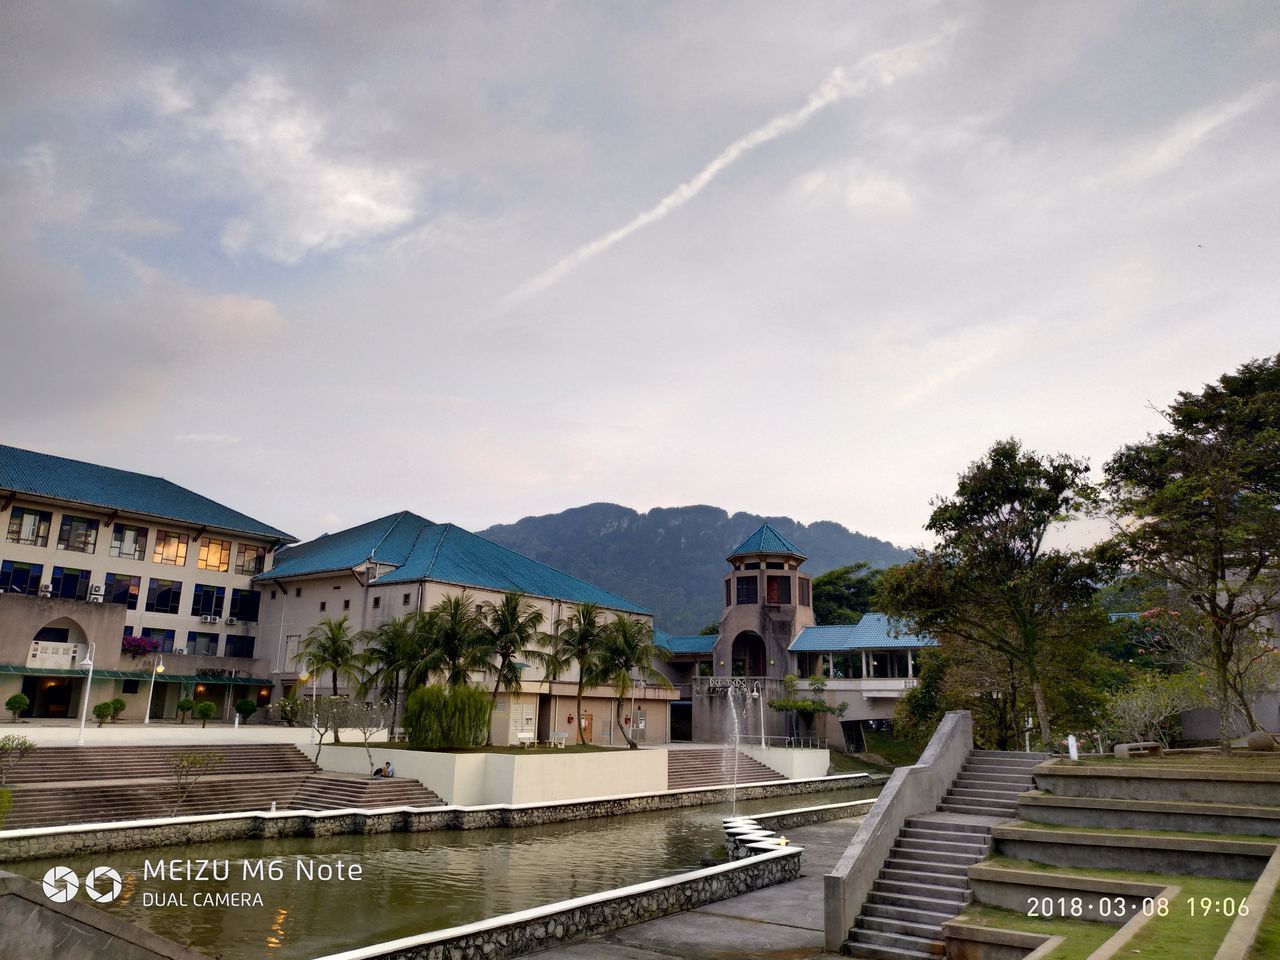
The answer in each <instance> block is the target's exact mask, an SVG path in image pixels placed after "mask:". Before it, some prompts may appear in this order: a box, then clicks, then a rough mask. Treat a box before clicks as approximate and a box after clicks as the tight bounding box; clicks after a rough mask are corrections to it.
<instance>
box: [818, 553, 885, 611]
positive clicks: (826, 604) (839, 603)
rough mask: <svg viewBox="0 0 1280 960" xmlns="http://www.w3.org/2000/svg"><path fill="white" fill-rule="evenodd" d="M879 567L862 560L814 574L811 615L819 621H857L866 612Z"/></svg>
mask: <svg viewBox="0 0 1280 960" xmlns="http://www.w3.org/2000/svg"><path fill="white" fill-rule="evenodd" d="M880 574H881V571H879V570H872V569H871V564H869V563H867V562H866V561H864V560H860V561H859V562H857V563H853V564H850V565H849V566H847V567H836V569H834V570H828V571H827V572H826V573H824V574H822V575H821V576H817V577H814V578H813V616H814V619H815V620H817V621H818V623H819V624H821V625H823V626H827V625H830V624H835V623H857V622H858V621H859V620H861V619H862V615H863V614H864V613H869V612H870V610H871V605H872V602H873V600H874V598H875V594H876V586H877V584H878V583H879V582H880Z"/></svg>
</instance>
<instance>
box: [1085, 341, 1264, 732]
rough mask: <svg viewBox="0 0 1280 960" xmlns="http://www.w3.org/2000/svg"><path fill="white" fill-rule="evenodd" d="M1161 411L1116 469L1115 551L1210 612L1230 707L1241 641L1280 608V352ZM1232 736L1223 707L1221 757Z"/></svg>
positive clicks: (1110, 470) (1213, 656) (1214, 653)
mask: <svg viewBox="0 0 1280 960" xmlns="http://www.w3.org/2000/svg"><path fill="white" fill-rule="evenodd" d="M1161 415H1162V416H1163V418H1164V420H1165V423H1166V424H1167V427H1168V428H1167V429H1166V430H1164V431H1163V432H1161V433H1158V434H1156V435H1154V436H1150V435H1149V436H1148V437H1147V439H1146V440H1145V441H1143V442H1142V443H1135V444H1129V445H1128V446H1125V447H1123V448H1122V449H1121V450H1120V451H1119V452H1117V453H1116V455H1115V456H1114V457H1112V458H1111V459H1110V460H1109V461H1108V462H1107V465H1106V485H1105V489H1106V492H1107V494H1108V499H1109V508H1110V512H1111V515H1112V517H1113V518H1114V520H1115V522H1116V525H1117V533H1116V534H1115V537H1114V538H1113V539H1112V541H1111V543H1110V546H1111V547H1113V548H1114V549H1115V550H1116V551H1117V552H1118V553H1119V554H1120V555H1121V556H1123V557H1124V559H1125V560H1126V561H1127V562H1128V563H1130V564H1131V565H1133V567H1135V568H1136V569H1137V570H1138V571H1139V572H1142V573H1146V574H1149V575H1151V576H1153V577H1156V578H1158V579H1159V581H1160V582H1162V583H1164V584H1166V585H1167V587H1168V589H1169V591H1170V592H1171V593H1172V594H1174V595H1175V596H1174V599H1175V602H1173V603H1170V604H1168V606H1170V607H1172V608H1174V609H1177V608H1178V607H1179V606H1180V605H1185V606H1186V607H1187V608H1189V609H1192V610H1195V611H1197V612H1198V613H1199V614H1200V615H1201V616H1202V618H1203V626H1204V630H1205V634H1204V641H1205V644H1206V651H1207V655H1208V658H1209V660H1210V661H1211V666H1212V674H1213V677H1214V679H1215V682H1216V685H1217V694H1216V699H1217V701H1218V702H1219V703H1221V704H1226V703H1228V702H1230V701H1231V690H1230V687H1231V672H1232V663H1233V661H1235V660H1236V659H1237V646H1238V645H1239V644H1240V643H1241V642H1242V641H1243V640H1245V639H1246V638H1247V637H1248V635H1249V631H1250V629H1251V628H1252V627H1253V625H1254V624H1257V623H1259V622H1260V621H1265V619H1266V618H1268V617H1272V616H1274V615H1275V614H1277V613H1280V355H1277V356H1275V357H1268V358H1265V359H1261V360H1252V361H1250V362H1248V363H1246V364H1244V365H1243V366H1241V367H1240V368H1239V369H1238V370H1236V371H1235V372H1234V373H1228V374H1224V375H1223V376H1222V377H1221V378H1220V379H1219V380H1218V382H1217V383H1211V384H1207V385H1206V386H1205V387H1204V389H1203V390H1201V391H1200V392H1199V393H1188V392H1182V393H1179V394H1178V397H1177V399H1176V400H1174V401H1173V403H1172V404H1171V405H1170V406H1169V408H1168V409H1167V410H1165V411H1163V412H1162V414H1161ZM1255 722H1256V721H1255ZM1231 733H1232V729H1231V718H1230V711H1228V710H1225V709H1222V710H1219V727H1218V734H1219V739H1220V744H1221V748H1222V750H1223V752H1227V751H1229V750H1230V748H1231Z"/></svg>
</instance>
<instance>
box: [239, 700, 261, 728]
mask: <svg viewBox="0 0 1280 960" xmlns="http://www.w3.org/2000/svg"><path fill="white" fill-rule="evenodd" d="M257 712H258V704H257V703H256V702H255V701H253V700H250V699H249V698H248V697H245V698H244V699H243V700H237V701H236V713H238V714H239V715H240V721H241V722H242V723H248V722H249V718H250V717H252V716H253V715H254V714H255V713H257Z"/></svg>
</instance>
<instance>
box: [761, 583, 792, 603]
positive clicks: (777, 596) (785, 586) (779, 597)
mask: <svg viewBox="0 0 1280 960" xmlns="http://www.w3.org/2000/svg"><path fill="white" fill-rule="evenodd" d="M765 602H766V603H779V604H782V603H790V602H791V578H790V577H765Z"/></svg>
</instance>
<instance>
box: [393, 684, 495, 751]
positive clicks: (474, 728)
mask: <svg viewBox="0 0 1280 960" xmlns="http://www.w3.org/2000/svg"><path fill="white" fill-rule="evenodd" d="M491 706H492V704H491V703H490V702H489V698H488V697H487V696H486V695H485V692H484V691H483V690H481V689H479V688H478V687H473V686H469V685H467V684H458V685H457V686H453V687H446V686H445V685H444V684H441V683H433V684H431V685H429V686H425V687H418V688H417V689H416V690H414V691H413V693H411V694H409V699H408V702H407V703H406V704H405V710H404V727H405V731H406V733H407V734H408V735H409V743H410V744H412V745H413V746H415V747H418V748H420V749H428V750H437V749H458V748H465V747H478V746H480V745H481V744H482V743H484V742H485V738H486V737H487V736H488V734H489V727H490V723H489V717H490V714H489V709H490V707H491Z"/></svg>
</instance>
